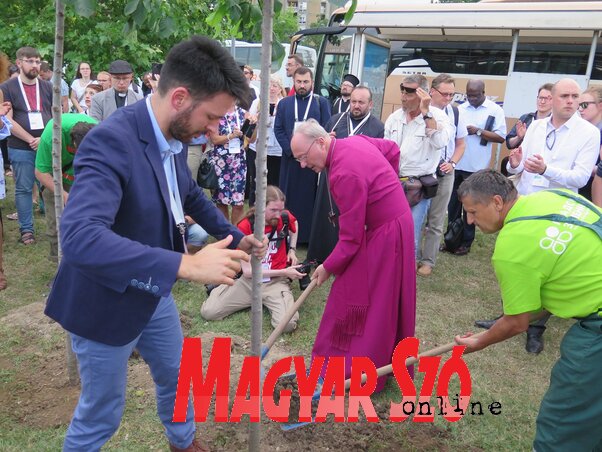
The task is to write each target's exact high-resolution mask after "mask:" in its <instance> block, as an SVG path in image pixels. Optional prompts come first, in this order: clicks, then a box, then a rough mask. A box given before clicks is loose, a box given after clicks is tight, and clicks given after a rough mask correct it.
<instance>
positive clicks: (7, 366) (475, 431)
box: [0, 180, 571, 451]
mask: <svg viewBox="0 0 602 452" xmlns="http://www.w3.org/2000/svg"><path fill="white" fill-rule="evenodd" d="M7 187H8V190H9V193H8V195H7V199H5V200H4V201H2V215H3V216H4V228H5V241H4V269H5V272H6V275H7V277H8V282H9V286H8V288H7V289H6V290H5V291H3V292H0V450H2V451H22V450H32V451H33V450H36V451H39V450H60V447H61V444H62V439H63V436H64V432H65V429H66V428H67V423H68V419H69V417H70V415H69V413H71V411H72V410H73V403H74V400H75V398H76V395H77V388H68V387H65V384H64V381H63V380H65V377H64V365H63V360H64V356H63V350H64V341H65V338H64V334H63V333H62V332H61V331H60V330H58V329H57V328H56V326H55V325H53V324H52V323H51V322H49V321H48V319H47V318H45V317H44V316H43V315H41V314H40V312H41V311H42V309H43V304H42V302H43V301H44V299H45V296H46V294H47V292H48V286H47V285H48V283H49V281H50V280H51V278H52V276H53V274H54V270H55V269H54V268H53V264H51V263H50V262H49V261H48V260H47V258H46V256H47V254H48V243H47V241H46V239H45V237H44V234H43V232H44V231H45V224H44V219H43V217H42V216H41V215H39V214H36V216H35V221H36V231H37V234H36V238H37V240H38V243H37V244H36V245H35V246H23V245H21V244H18V243H17V239H18V236H19V234H18V224H17V222H16V221H9V220H7V219H6V214H8V213H11V212H14V191H13V188H12V181H11V180H8V181H7ZM149 220H150V219H149ZM494 240H495V237H492V236H484V235H482V234H481V233H480V232H479V233H478V234H477V239H476V242H475V244H474V246H473V248H472V251H471V253H470V254H469V255H468V256H465V257H456V256H450V255H447V254H444V255H441V256H440V259H439V262H438V264H437V267H436V269H435V271H434V272H433V275H432V276H431V277H430V278H427V279H424V278H419V279H418V301H417V320H416V335H417V337H418V338H419V339H420V344H421V350H422V351H424V350H427V349H430V348H433V347H435V346H438V345H441V344H445V343H448V342H450V341H451V340H452V339H453V337H454V335H456V334H458V333H463V332H466V331H474V330H475V329H474V327H473V322H474V320H475V319H481V318H490V317H493V316H496V315H498V314H499V312H500V296H499V291H498V287H497V284H496V280H495V277H494V275H493V271H492V267H491V263H490V258H491V253H492V249H493V245H494ZM304 253H305V251H304V250H300V254H304ZM294 288H295V296H298V295H299V293H300V292H299V288H298V284H296V283H295V284H294ZM328 289H329V287H323V288H319V289H316V290H315V291H314V293H312V295H311V296H310V297H309V299H308V300H307V301H306V303H305V304H304V306H303V307H302V309H301V313H300V315H301V318H300V323H299V328H298V329H297V331H295V332H294V333H293V334H288V335H284V336H283V338H282V339H281V340H280V341H279V342H278V344H277V345H278V347H279V348H280V350H284V352H285V353H288V354H290V355H299V354H301V355H304V356H309V354H310V352H311V347H312V344H313V340H314V337H315V333H316V330H317V327H318V324H319V321H320V318H321V315H322V312H323V309H324V301H325V299H326V297H327V294H328ZM174 295H175V299H176V300H177V303H178V305H179V308H180V311H181V313H182V315H183V318H184V319H185V322H184V330H185V332H186V333H187V335H188V336H200V335H202V334H207V333H217V334H219V335H235V336H238V337H241V338H243V340H249V338H250V325H249V312H248V311H246V312H241V313H238V314H235V315H233V316H231V317H229V318H227V319H225V320H223V321H218V322H206V321H204V320H203V319H202V318H201V317H200V314H199V308H200V305H201V303H202V302H203V300H204V299H205V298H206V295H205V291H204V288H203V287H202V286H200V285H197V284H192V283H183V282H178V283H177V284H176V286H175V287H174ZM570 324H571V321H567V320H562V319H558V318H555V317H553V318H552V319H551V320H550V322H549V327H548V330H547V332H546V334H545V340H546V343H545V349H544V351H543V352H542V353H541V354H540V355H538V356H532V355H529V354H528V353H527V352H526V351H525V349H524V342H525V337H524V335H521V336H518V337H515V338H513V339H512V340H509V341H507V342H505V343H502V344H497V345H495V346H493V347H491V348H489V349H486V350H484V351H482V352H479V353H475V354H471V355H468V356H466V357H465V361H466V363H467V365H468V367H469V369H470V372H471V375H472V389H473V391H472V398H471V401H473V402H476V401H479V402H480V403H481V404H482V406H483V409H484V411H485V414H483V415H481V416H477V415H475V416H471V415H466V416H464V417H463V418H462V419H461V420H460V421H459V422H456V423H449V422H447V421H445V420H444V419H443V418H441V417H440V416H436V419H435V427H436V428H437V430H429V428H430V429H433V428H435V427H433V426H430V425H425V424H414V423H412V422H411V421H406V422H404V423H402V424H388V425H387V426H386V427H384V428H386V429H387V436H386V437H385V436H381V437H379V438H380V439H379V438H376V439H371V438H370V437H367V439H366V441H365V445H364V446H362V447H361V448H358V450H359V449H361V450H431V449H434V450H450V451H453V450H460V449H468V450H492V451H494V450H495V451H498V450H507V451H522V450H524V451H528V450H531V441H532V438H533V435H534V430H535V418H536V415H537V411H538V407H539V403H540V400H541V398H542V395H543V393H544V392H545V390H546V388H547V386H548V381H549V373H550V368H551V366H552V364H553V362H554V361H555V359H556V358H557V356H558V353H559V352H558V348H559V342H560V339H561V338H562V336H563V334H564V332H565V331H566V329H567V328H568V327H569V326H570ZM270 332H271V326H270V322H269V316H268V315H267V313H264V338H267V336H268V335H269V333H270ZM244 348H245V346H243V351H244ZM145 369H146V367H145V366H143V365H141V366H137V367H135V368H133V370H132V373H131V374H130V385H129V386H128V396H127V404H126V412H125V414H124V418H123V422H122V424H121V427H120V429H119V431H118V432H117V434H116V435H115V436H114V437H113V439H112V440H111V441H110V442H109V443H108V444H107V446H106V450H114V451H143V450H166V442H165V439H164V437H163V434H162V427H161V425H160V423H159V421H158V420H157V417H156V414H155V406H154V396H153V389H152V386H149V384H148V381H149V380H148V375H147V372H146V370H145ZM145 373H146V375H142V374H145ZM416 376H417V377H416V382H417V383H416V386H417V388H418V389H419V388H420V387H421V383H422V376H423V374H421V373H420V372H417V373H416ZM59 380H60V381H59ZM57 381H59V382H58V383H57ZM57 388H58V389H57ZM451 390H452V393H454V391H456V390H457V381H456V380H452V386H451ZM63 398H64V399H63ZM34 400H35V403H34V402H32V401H34ZM373 400H374V401H375V402H377V403H379V402H380V403H381V404H385V405H386V404H388V401H389V400H399V391H398V389H397V386H396V385H395V384H394V381H392V379H391V380H389V383H388V385H387V388H386V389H385V391H383V392H382V393H381V394H379V395H377V396H374V397H373ZM493 402H499V403H500V404H501V414H499V415H497V416H494V415H492V414H490V413H489V412H488V410H487V405H489V404H491V403H493ZM42 408H43V410H42ZM58 411H61V412H60V413H58ZM52 416H55V418H53V417H52ZM199 427H200V430H201V432H203V430H206V429H208V428H212V429H213V428H214V431H213V432H212V434H211V435H212V436H211V445H212V447H213V448H216V449H219V450H240V448H241V447H242V448H243V449H246V447H247V446H246V443H245V441H246V439H245V437H244V434H241V432H240V431H233V430H229V429H228V426H225V425H213V427H211V426H207V427H206V428H205V427H204V426H202V425H201V426H199ZM312 428H313V426H312ZM342 428H343V426H341V425H339V424H336V425H335V424H330V427H329V428H328V429H329V430H330V433H331V434H332V435H337V434H339V433H337V432H340V435H344V434H345V433H344V432H345V430H341V429H342ZM306 432H307V430H306ZM316 432H318V430H316ZM325 432H326V431H325ZM419 432H422V433H423V436H422V437H421V438H423V439H421V440H420V441H418V442H417V441H411V442H409V443H408V442H407V440H408V437H409V436H411V435H416V434H417V433H419ZM430 432H436V435H438V439H437V441H438V442H437V446H436V447H433V443H432V442H429V441H432V439H433V438H429V435H430V436H432V435H431V433H430ZM323 434H326V433H323ZM286 435H288V436H286ZM299 435H301V434H300V433H291V434H281V436H279V437H278V438H277V439H278V441H280V445H278V446H275V445H274V444H271V443H270V444H268V445H266V446H265V450H282V451H283V450H290V449H294V450H298V449H299V446H301V447H303V446H305V447H306V448H308V449H310V450H351V449H352V448H351V449H350V448H349V447H347V448H337V447H336V446H332V447H329V448H328V449H327V448H326V443H325V442H324V441H323V440H322V439H321V437H320V435H321V434H318V433H316V434H311V431H310V433H306V436H303V437H301V436H299ZM433 435H434V434H433ZM262 438H263V436H262ZM273 438H274V436H273V435H272V436H270V441H271V440H273ZM382 438H386V439H385V440H383V439H382ZM287 442H290V444H289V445H287ZM293 443H294V444H293ZM289 446H290V449H289ZM293 446H294V447H293Z"/></svg>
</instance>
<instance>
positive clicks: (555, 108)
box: [552, 78, 581, 128]
mask: <svg viewBox="0 0 602 452" xmlns="http://www.w3.org/2000/svg"><path fill="white" fill-rule="evenodd" d="M580 95H581V87H580V86H579V84H578V83H577V82H576V81H575V80H573V79H570V78H563V79H561V80H558V81H557V82H556V83H554V86H553V87H552V124H553V126H554V127H555V128H558V127H560V126H561V125H563V124H564V123H565V122H567V121H568V120H569V119H571V117H572V116H573V115H574V114H575V112H576V111H577V108H578V107H579V96H580Z"/></svg>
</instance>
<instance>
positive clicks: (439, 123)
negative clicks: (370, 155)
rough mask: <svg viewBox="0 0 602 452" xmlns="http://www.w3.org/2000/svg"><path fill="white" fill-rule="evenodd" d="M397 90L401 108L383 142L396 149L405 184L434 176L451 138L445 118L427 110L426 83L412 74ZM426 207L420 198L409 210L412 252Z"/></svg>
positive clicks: (432, 109)
mask: <svg viewBox="0 0 602 452" xmlns="http://www.w3.org/2000/svg"><path fill="white" fill-rule="evenodd" d="M400 89H401V108H400V109H399V110H397V111H395V112H393V113H392V114H391V116H389V118H388V119H387V122H386V123H385V138H388V139H389V140H393V141H395V142H396V143H397V145H398V146H399V149H400V158H399V177H400V179H401V180H402V182H405V181H406V180H407V179H408V178H410V177H414V178H416V177H418V178H420V177H422V176H427V175H433V174H434V173H435V171H436V170H437V166H438V164H439V158H440V155H441V149H442V148H443V147H445V146H446V145H447V143H448V142H449V140H450V139H451V137H452V136H453V135H454V130H453V125H452V123H451V122H450V120H449V119H448V117H447V115H446V114H445V113H443V111H441V110H439V109H438V108H435V107H432V106H431V96H430V95H429V93H428V82H427V80H426V78H425V77H424V76H422V75H420V74H413V75H409V76H407V77H405V78H404V79H403V82H402V83H401V86H400ZM430 203H431V198H429V199H426V198H425V197H423V198H422V199H421V200H420V201H419V202H418V203H417V204H416V205H414V206H411V207H412V217H413V219H414V244H415V247H416V250H418V245H419V243H420V237H421V234H422V225H423V223H424V220H425V218H426V213H427V211H428V208H429V206H430Z"/></svg>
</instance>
